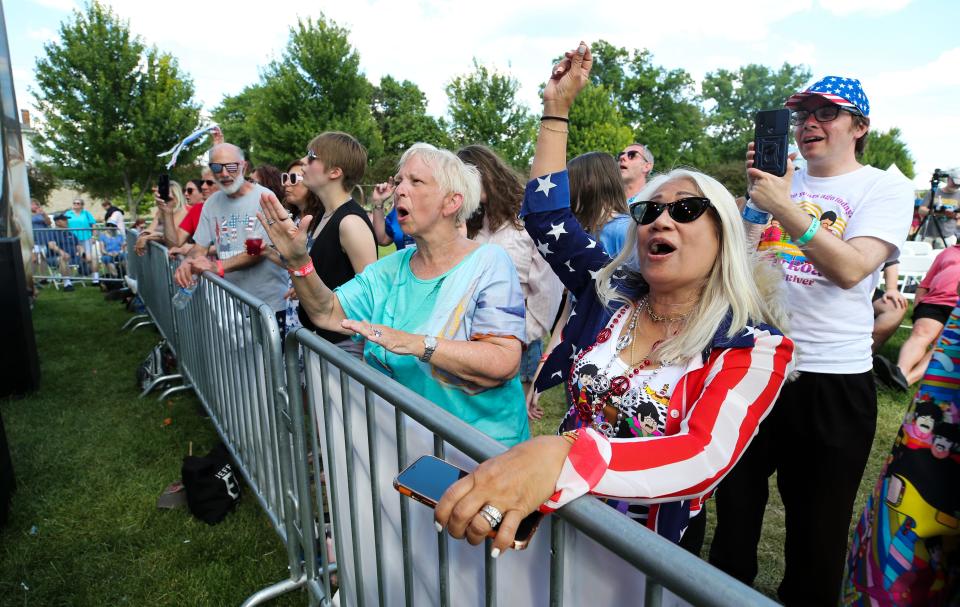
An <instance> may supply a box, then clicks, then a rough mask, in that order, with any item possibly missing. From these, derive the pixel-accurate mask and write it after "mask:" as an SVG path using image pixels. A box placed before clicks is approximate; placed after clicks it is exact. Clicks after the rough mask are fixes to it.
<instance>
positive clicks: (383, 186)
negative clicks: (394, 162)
mask: <svg viewBox="0 0 960 607" xmlns="http://www.w3.org/2000/svg"><path fill="white" fill-rule="evenodd" d="M396 189H397V186H396V185H395V184H394V183H393V177H391V178H390V179H388V180H387V181H385V182H383V183H378V184H377V185H376V186H374V188H373V194H372V195H371V196H370V199H371V201H372V202H373V206H374V207H377V208H381V209H382V208H383V203H384V202H386V200H387V199H388V198H390V197H391V196H393V191H394V190H396Z"/></svg>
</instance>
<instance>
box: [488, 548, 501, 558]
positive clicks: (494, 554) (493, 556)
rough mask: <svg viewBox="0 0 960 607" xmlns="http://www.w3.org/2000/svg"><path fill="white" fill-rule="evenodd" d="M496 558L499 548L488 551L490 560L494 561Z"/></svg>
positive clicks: (498, 554)
mask: <svg viewBox="0 0 960 607" xmlns="http://www.w3.org/2000/svg"><path fill="white" fill-rule="evenodd" d="M498 556H500V549H499V548H494V549H493V550H491V551H490V558H492V559H495V558H497V557H498Z"/></svg>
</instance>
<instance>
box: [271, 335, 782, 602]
mask: <svg viewBox="0 0 960 607" xmlns="http://www.w3.org/2000/svg"><path fill="white" fill-rule="evenodd" d="M285 356H286V372H287V386H288V387H289V393H288V398H287V399H281V400H280V401H279V402H278V403H277V404H278V405H280V406H281V407H284V409H283V410H282V411H281V417H282V418H283V419H284V420H285V425H284V426H283V427H281V428H280V430H283V429H285V428H288V429H289V430H290V431H291V432H292V436H291V439H292V444H293V452H292V455H293V457H292V459H291V460H289V461H290V462H291V463H292V465H293V470H292V473H293V475H294V477H295V481H296V491H295V494H294V495H291V496H290V499H291V500H293V501H294V502H295V503H296V504H298V506H299V509H298V514H297V517H296V519H295V521H292V523H293V527H292V528H291V531H290V532H289V533H288V535H287V545H288V548H291V547H293V546H296V550H298V551H300V552H302V554H303V555H304V566H305V568H306V586H307V588H308V590H309V596H310V602H311V604H329V603H328V601H330V600H331V599H332V595H331V586H332V585H331V580H330V576H331V573H332V572H333V571H336V574H337V585H338V586H339V590H338V592H337V599H338V601H339V604H340V605H358V606H361V607H363V606H364V605H399V604H403V605H407V606H411V605H416V606H418V607H419V606H421V605H497V604H504V605H519V604H522V605H548V604H549V605H551V606H559V605H584V604H599V605H606V604H616V603H621V602H623V601H624V600H625V599H626V600H630V601H632V602H636V603H637V604H644V605H657V606H659V605H684V604H687V603H686V602H685V601H689V603H692V604H695V605H706V606H717V607H719V606H727V605H738V606H748V605H750V606H752V605H757V606H760V605H763V606H767V605H774V604H775V603H774V602H772V601H771V600H770V599H767V598H766V597H764V596H762V595H760V594H759V593H757V592H756V591H754V590H752V589H751V588H748V587H747V586H744V585H743V584H741V583H739V582H737V581H736V580H734V579H733V578H731V577H729V576H727V575H726V574H724V573H722V572H721V571H719V570H717V569H715V568H713V567H711V566H709V565H708V564H707V563H705V562H704V561H702V560H700V559H699V558H697V557H696V556H694V555H692V554H690V553H688V552H686V551H685V550H683V549H682V548H680V547H678V546H676V545H674V544H672V543H670V542H669V541H667V540H665V539H664V538H662V537H660V536H657V535H656V534H654V533H652V532H651V531H649V530H648V529H646V528H644V527H642V526H640V525H638V524H636V523H635V522H633V521H632V520H630V519H628V518H627V517H626V516H623V515H622V514H620V513H618V512H616V511H615V510H613V509H612V508H610V507H608V506H606V505H604V504H602V503H601V502H599V501H598V500H596V499H594V498H590V497H585V498H581V499H579V500H577V501H575V502H574V503H572V504H570V505H569V506H567V507H566V508H564V509H563V510H561V511H560V512H559V513H557V514H556V515H554V516H550V517H546V519H545V520H544V522H543V524H542V525H541V527H540V530H539V531H538V532H537V535H536V536H535V537H534V538H533V541H532V542H531V545H530V547H529V548H528V549H527V550H525V551H520V552H514V551H507V552H506V553H505V554H503V555H502V556H501V557H500V559H498V560H494V559H492V558H490V557H489V552H490V548H491V544H490V541H489V540H488V541H487V542H486V545H485V546H484V547H472V546H469V545H468V544H466V542H460V541H455V540H452V539H451V538H449V537H448V535H447V534H445V533H444V534H439V535H438V534H437V533H436V531H435V530H434V528H433V512H432V510H430V509H428V508H426V507H424V506H422V505H420V504H417V503H411V500H409V499H407V498H404V497H402V496H401V495H400V494H399V493H397V492H396V491H394V489H393V488H392V479H393V477H394V476H395V475H396V474H397V472H398V471H399V470H400V469H402V468H403V467H405V466H406V465H407V464H409V463H411V462H412V461H413V460H415V459H416V458H417V457H419V456H420V455H423V454H433V455H436V456H438V457H441V458H444V459H447V460H448V461H451V462H452V463H454V464H457V465H460V466H461V467H465V468H467V469H470V468H471V467H472V466H473V463H474V462H476V461H482V460H483V459H486V458H489V457H491V456H493V455H496V454H498V453H500V452H502V451H503V450H504V447H503V446H502V445H501V444H500V443H498V442H497V441H494V440H493V439H491V438H489V437H487V436H485V435H483V434H482V433H480V432H478V431H477V430H475V429H473V428H471V427H470V426H468V425H467V424H465V423H464V422H463V421H461V420H459V419H458V418H456V417H454V416H453V415H451V414H449V413H447V412H446V411H444V410H442V409H441V408H439V407H438V406H437V405H435V404H433V403H431V402H430V401H428V400H426V399H425V398H423V397H421V396H420V395H418V394H416V393H414V392H412V391H411V390H409V389H408V388H406V387H405V386H402V385H400V384H399V383H397V382H395V381H393V380H392V379H390V378H388V377H386V376H385V375H383V374H381V373H379V372H378V371H376V370H375V369H373V368H372V367H369V366H367V365H366V364H364V363H362V362H360V361H359V360H357V359H355V358H353V357H352V356H350V355H348V354H346V353H345V352H343V351H342V350H340V349H339V348H337V347H336V346H333V345H332V344H330V343H329V342H326V341H324V340H322V339H320V338H319V337H317V336H315V335H313V334H312V333H310V332H309V331H306V330H304V329H299V330H297V331H295V332H293V333H291V334H290V335H288V336H287V340H286V353H285ZM301 357H302V359H303V362H304V370H303V380H304V382H305V383H304V386H303V389H302V390H301V387H300V386H301V370H300V359H301ZM304 398H305V399H306V400H305V401H304ZM288 418H289V419H288ZM281 442H282V443H286V440H282V441H281ZM324 504H327V505H328V507H329V515H330V517H329V520H330V523H331V526H330V531H331V535H332V539H333V543H334V545H335V553H336V555H337V557H336V559H337V562H336V564H335V565H333V564H331V563H329V562H328V560H327V550H326V549H325V540H324V533H323V531H322V530H323V529H324V525H323V524H321V523H322V521H323V520H324V517H323V505H324ZM641 599H642V602H641Z"/></svg>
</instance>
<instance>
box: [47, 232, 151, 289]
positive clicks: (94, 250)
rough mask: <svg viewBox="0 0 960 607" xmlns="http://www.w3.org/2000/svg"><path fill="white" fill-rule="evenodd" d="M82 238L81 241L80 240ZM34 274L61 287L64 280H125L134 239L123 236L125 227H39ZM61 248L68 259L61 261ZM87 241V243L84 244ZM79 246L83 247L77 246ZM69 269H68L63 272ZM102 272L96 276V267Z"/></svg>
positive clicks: (79, 281)
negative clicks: (128, 252) (122, 228)
mask: <svg viewBox="0 0 960 607" xmlns="http://www.w3.org/2000/svg"><path fill="white" fill-rule="evenodd" d="M81 237H82V240H81ZM33 241H34V248H33V252H32V256H33V260H32V263H33V275H34V277H35V278H39V279H46V280H49V281H52V282H53V283H54V285H57V286H59V284H60V283H61V282H63V281H66V280H68V279H69V280H70V281H71V282H77V283H83V282H92V281H94V280H96V281H99V282H106V283H108V282H123V277H124V274H126V273H127V259H128V256H127V251H131V252H132V251H133V246H132V244H133V242H136V239H135V238H134V240H133V241H132V242H131V241H130V239H129V237H124V233H123V230H118V229H117V228H114V227H105V226H94V227H92V228H57V227H49V228H38V229H34V231H33ZM51 242H53V243H54V244H55V245H56V247H57V248H58V249H61V250H63V251H65V252H66V253H67V255H68V258H67V259H65V260H62V261H61V257H60V255H59V253H58V252H57V250H56V249H54V248H53V247H51V246H50V243H51ZM84 242H86V243H88V244H87V245H84V244H83V243H84ZM77 245H79V246H80V247H82V248H81V249H79V250H78V249H77ZM64 269H66V271H64ZM95 269H96V270H97V271H98V272H99V275H98V277H97V278H94V277H93V272H94V270H95Z"/></svg>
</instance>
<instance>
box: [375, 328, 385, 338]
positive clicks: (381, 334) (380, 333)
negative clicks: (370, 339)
mask: <svg viewBox="0 0 960 607" xmlns="http://www.w3.org/2000/svg"><path fill="white" fill-rule="evenodd" d="M373 336H374V337H376V338H380V337H382V336H383V331H381V330H380V329H374V330H373Z"/></svg>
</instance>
